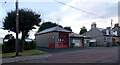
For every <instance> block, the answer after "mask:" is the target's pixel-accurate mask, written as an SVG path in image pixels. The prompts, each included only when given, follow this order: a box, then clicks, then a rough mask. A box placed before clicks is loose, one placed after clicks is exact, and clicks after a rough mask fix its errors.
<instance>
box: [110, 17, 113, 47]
mask: <svg viewBox="0 0 120 65" xmlns="http://www.w3.org/2000/svg"><path fill="white" fill-rule="evenodd" d="M112 23H113V20H112V19H111V32H110V33H111V46H112V44H113V42H112V38H113V31H112Z"/></svg>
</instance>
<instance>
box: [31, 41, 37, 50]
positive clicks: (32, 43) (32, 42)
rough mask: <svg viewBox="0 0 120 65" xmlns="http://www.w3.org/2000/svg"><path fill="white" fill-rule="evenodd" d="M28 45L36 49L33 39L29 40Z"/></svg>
mask: <svg viewBox="0 0 120 65" xmlns="http://www.w3.org/2000/svg"><path fill="white" fill-rule="evenodd" d="M30 47H31V49H36V43H35V41H31V42H30Z"/></svg>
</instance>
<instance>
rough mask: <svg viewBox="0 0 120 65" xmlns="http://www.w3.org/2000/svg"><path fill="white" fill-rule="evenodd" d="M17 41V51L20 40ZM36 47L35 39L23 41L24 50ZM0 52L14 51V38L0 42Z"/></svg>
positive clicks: (20, 45)
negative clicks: (0, 48) (0, 43)
mask: <svg viewBox="0 0 120 65" xmlns="http://www.w3.org/2000/svg"><path fill="white" fill-rule="evenodd" d="M18 42H19V45H18V46H19V51H21V48H22V40H18ZM31 49H36V43H35V41H31V42H26V41H25V43H24V50H31ZM2 52H3V53H9V52H15V39H11V40H9V41H8V42H6V43H4V44H2Z"/></svg>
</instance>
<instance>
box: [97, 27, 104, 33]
mask: <svg viewBox="0 0 120 65" xmlns="http://www.w3.org/2000/svg"><path fill="white" fill-rule="evenodd" d="M97 29H98V30H99V31H101V32H102V33H103V34H104V35H106V29H104V28H97Z"/></svg>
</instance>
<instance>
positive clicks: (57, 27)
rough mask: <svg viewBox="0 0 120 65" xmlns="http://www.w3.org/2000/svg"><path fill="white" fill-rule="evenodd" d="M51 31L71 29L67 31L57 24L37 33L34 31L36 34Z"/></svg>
mask: <svg viewBox="0 0 120 65" xmlns="http://www.w3.org/2000/svg"><path fill="white" fill-rule="evenodd" d="M53 31H58V32H71V31H68V30H66V29H63V28H61V27H59V26H55V27H52V28H49V29H45V30H43V31H41V32H39V33H36V34H43V33H48V32H53Z"/></svg>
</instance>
